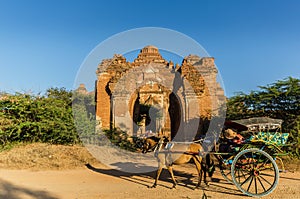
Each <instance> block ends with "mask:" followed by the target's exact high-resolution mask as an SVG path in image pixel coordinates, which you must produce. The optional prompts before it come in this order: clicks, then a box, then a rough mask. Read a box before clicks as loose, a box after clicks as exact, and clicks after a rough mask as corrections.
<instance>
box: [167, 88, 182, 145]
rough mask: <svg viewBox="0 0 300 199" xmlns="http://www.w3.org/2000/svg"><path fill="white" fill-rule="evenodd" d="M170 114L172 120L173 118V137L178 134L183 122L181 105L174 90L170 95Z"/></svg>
mask: <svg viewBox="0 0 300 199" xmlns="http://www.w3.org/2000/svg"><path fill="white" fill-rule="evenodd" d="M169 101H170V105H169V114H170V120H171V139H172V140H173V138H174V137H175V136H176V134H177V133H178V132H179V127H180V124H181V123H182V122H181V121H182V119H183V118H182V117H181V113H182V111H181V105H180V102H179V100H178V98H177V96H176V95H175V94H174V93H173V92H172V93H171V94H170V96H169Z"/></svg>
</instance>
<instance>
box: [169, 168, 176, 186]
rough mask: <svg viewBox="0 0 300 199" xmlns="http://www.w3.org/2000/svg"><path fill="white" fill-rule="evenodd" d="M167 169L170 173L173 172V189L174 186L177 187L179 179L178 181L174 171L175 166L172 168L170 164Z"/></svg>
mask: <svg viewBox="0 0 300 199" xmlns="http://www.w3.org/2000/svg"><path fill="white" fill-rule="evenodd" d="M167 169H168V171H169V173H170V174H171V178H172V180H173V187H172V189H174V188H176V185H177V181H176V179H175V176H174V173H173V168H172V166H168V167H167Z"/></svg>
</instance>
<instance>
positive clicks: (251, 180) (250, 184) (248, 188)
mask: <svg viewBox="0 0 300 199" xmlns="http://www.w3.org/2000/svg"><path fill="white" fill-rule="evenodd" d="M250 177H251V181H250V183H249V185H248V188H247V191H249V189H250V186H251V184H252V181H253V176H250Z"/></svg>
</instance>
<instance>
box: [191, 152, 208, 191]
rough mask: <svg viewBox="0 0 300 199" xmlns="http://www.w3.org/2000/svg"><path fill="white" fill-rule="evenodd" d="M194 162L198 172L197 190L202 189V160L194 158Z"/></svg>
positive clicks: (197, 157)
mask: <svg viewBox="0 0 300 199" xmlns="http://www.w3.org/2000/svg"><path fill="white" fill-rule="evenodd" d="M193 160H194V163H195V165H196V169H197V172H198V183H197V185H196V187H195V188H194V189H197V188H199V187H200V185H201V180H202V168H201V160H202V159H201V157H199V156H193ZM204 176H205V174H204ZM204 178H205V177H204Z"/></svg>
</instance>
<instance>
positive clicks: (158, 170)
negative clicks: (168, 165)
mask: <svg viewBox="0 0 300 199" xmlns="http://www.w3.org/2000/svg"><path fill="white" fill-rule="evenodd" d="M162 169H163V167H162V166H161V165H160V166H159V167H158V169H157V172H156V177H155V181H154V184H153V185H152V186H151V187H149V188H155V187H156V186H157V182H158V179H159V176H160V174H161V171H162Z"/></svg>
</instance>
